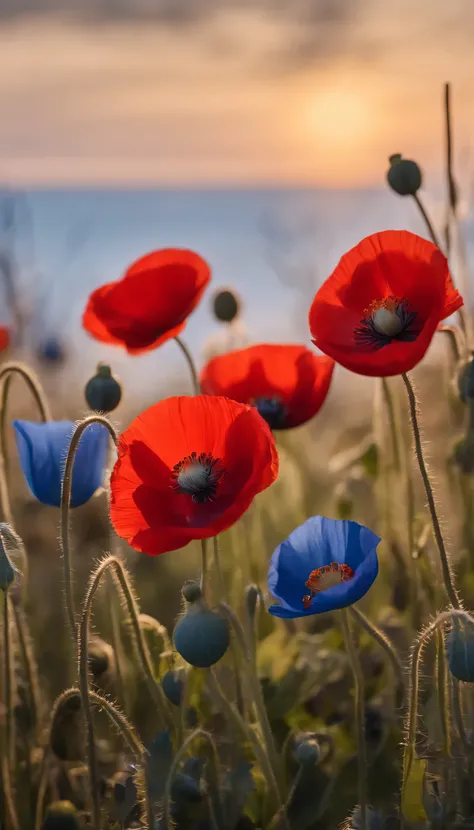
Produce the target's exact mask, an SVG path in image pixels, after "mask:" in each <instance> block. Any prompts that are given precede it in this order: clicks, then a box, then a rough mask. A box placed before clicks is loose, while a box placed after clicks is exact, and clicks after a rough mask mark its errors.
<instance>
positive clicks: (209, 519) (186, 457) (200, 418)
mask: <svg viewBox="0 0 474 830" xmlns="http://www.w3.org/2000/svg"><path fill="white" fill-rule="evenodd" d="M277 475H278V455H277V452H276V448H275V443H274V440H273V436H272V434H271V432H270V430H269V428H268V426H267V424H266V423H265V422H264V421H263V419H262V418H261V417H260V415H259V414H258V412H257V410H256V409H254V408H253V407H251V406H245V405H243V404H240V403H236V402H235V401H230V400H228V399H227V398H218V397H215V398H214V397H207V396H205V395H199V396H196V397H194V398H191V397H177V398H168V399H167V400H164V401H160V403H157V404H155V405H154V406H151V407H150V408H149V409H147V410H145V412H143V413H142V414H141V415H139V416H138V418H135V420H134V421H133V422H132V424H131V425H130V426H129V428H128V429H127V430H126V431H125V432H124V433H123V435H122V436H121V438H120V442H119V451H118V460H117V462H116V464H115V467H114V470H113V472H112V477H111V481H110V485H111V502H110V517H111V520H112V524H113V526H114V528H115V530H116V532H117V533H118V535H119V536H121V537H123V538H124V539H126V540H127V541H128V542H129V544H130V545H131V546H132V547H133V548H135V549H136V550H140V551H142V552H143V553H148V554H151V555H152V556H156V555H157V554H159V553H165V552H166V551H168V550H176V549H177V548H182V547H184V545H187V544H188V542H190V541H191V540H192V539H206V538H208V537H210V536H215V535H216V534H217V533H220V532H221V531H223V530H226V529H227V528H228V527H230V526H231V525H232V524H234V522H236V521H237V519H238V518H240V516H241V515H242V514H243V513H244V512H245V511H246V510H247V508H248V507H249V506H250V504H251V503H252V501H253V499H254V497H255V496H256V495H257V493H260V492H261V491H262V490H265V489H266V488H267V487H269V486H270V484H272V482H273V481H274V480H275V479H276V477H277Z"/></svg>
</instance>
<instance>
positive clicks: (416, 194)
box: [413, 193, 443, 251]
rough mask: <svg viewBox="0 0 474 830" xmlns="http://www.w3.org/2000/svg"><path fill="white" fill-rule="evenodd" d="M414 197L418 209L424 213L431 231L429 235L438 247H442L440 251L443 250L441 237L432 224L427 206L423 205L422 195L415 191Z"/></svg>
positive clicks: (424, 218)
mask: <svg viewBox="0 0 474 830" xmlns="http://www.w3.org/2000/svg"><path fill="white" fill-rule="evenodd" d="M413 198H414V200H415V202H416V204H417V206H418V210H419V211H420V213H421V215H422V217H423V220H424V222H425V225H426V227H427V229H428V233H429V235H430V237H431V240H432V242H434V244H435V245H437V247H438V248H439V249H440V251H442V250H443V249H442V247H441V245H440V243H439V239H438V236H437V234H436V231H435V229H434V227H433V225H432V223H431V219H430V217H429V216H428V214H427V212H426V210H425V207H424V205H423V202H422V201H421V199H420V197H419V196H418V193H415V194H414V195H413Z"/></svg>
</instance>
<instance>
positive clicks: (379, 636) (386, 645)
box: [350, 605, 405, 703]
mask: <svg viewBox="0 0 474 830" xmlns="http://www.w3.org/2000/svg"><path fill="white" fill-rule="evenodd" d="M350 612H351V614H352V615H353V617H354V618H355V619H356V620H357V622H358V623H359V625H360V626H362V628H363V629H364V630H365V631H366V632H367V634H369V635H370V636H371V637H372V639H373V640H375V642H376V643H378V645H379V646H380V647H381V648H382V649H383V650H384V652H385V654H386V656H387V657H388V660H389V663H390V665H391V666H392V669H393V673H394V675H395V678H396V681H397V693H396V697H397V700H399V701H400V703H401V702H402V700H403V694H404V689H405V674H404V671H403V666H402V662H401V660H400V658H399V656H398V654H397V652H396V650H395V648H394V646H393V645H392V643H391V642H390V639H389V638H388V637H387V635H386V634H385V633H384V632H383V631H382V630H381V629H380V628H378V627H377V626H376V625H374V623H372V622H371V621H370V620H369V619H368V618H367V617H366V616H365V614H363V613H362V611H360V610H359V609H358V608H357V607H356V606H355V605H351V607H350Z"/></svg>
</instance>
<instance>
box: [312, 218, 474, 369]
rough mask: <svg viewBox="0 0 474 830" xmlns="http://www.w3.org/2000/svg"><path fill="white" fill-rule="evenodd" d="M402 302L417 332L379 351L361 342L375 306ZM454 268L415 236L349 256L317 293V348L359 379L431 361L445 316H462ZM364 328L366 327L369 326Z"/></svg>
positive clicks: (395, 235) (370, 244)
mask: <svg viewBox="0 0 474 830" xmlns="http://www.w3.org/2000/svg"><path fill="white" fill-rule="evenodd" d="M390 298H397V299H398V301H399V302H400V303H403V304H405V305H406V308H407V311H408V312H409V313H410V315H412V314H413V315H414V317H413V321H412V322H411V323H410V325H411V326H413V329H412V330H411V331H410V330H407V334H410V337H409V338H408V336H406V339H403V337H402V334H403V330H402V332H401V333H400V335H396V336H394V337H392V339H391V340H386V341H385V342H384V341H383V340H382V341H381V342H380V343H377V342H376V341H375V345H374V342H371V341H370V340H367V341H366V342H364V341H362V342H360V341H359V342H358V341H357V339H356V330H357V329H358V328H360V326H361V324H363V323H364V320H365V319H366V318H367V317H368V316H370V309H371V308H372V307H373V306H372V304H373V303H374V302H376V303H377V302H381V301H384V300H386V299H390ZM461 305H462V298H461V297H460V295H459V294H458V292H457V291H455V289H454V288H453V285H452V281H451V277H450V274H449V268H448V263H447V260H446V258H445V257H444V255H443V254H442V252H441V251H440V250H439V248H437V246H436V245H434V244H433V243H432V242H429V241H428V240H426V239H423V238H422V237H419V236H417V235H416V234H412V233H409V232H408V231H383V232H381V233H378V234H372V235H371V236H369V237H367V238H366V239H363V240H362V241H361V242H360V243H359V245H356V246H355V248H353V249H352V250H351V251H349V252H348V253H347V254H345V255H344V256H343V257H342V258H341V260H340V262H339V264H338V266H337V267H336V269H335V271H334V272H333V274H332V275H331V276H330V277H329V278H328V279H327V280H326V282H325V283H324V284H323V285H322V286H321V288H320V289H319V291H318V292H317V294H316V296H315V298H314V300H313V303H312V306H311V310H310V314H309V323H310V329H311V333H312V335H313V342H314V343H315V345H316V346H317V347H318V348H319V349H321V351H323V352H324V353H325V354H327V355H329V356H330V357H332V358H333V359H334V360H336V361H337V362H338V363H340V364H341V365H343V366H345V367H346V368H347V369H350V370H352V371H354V372H358V373H360V374H365V375H373V376H388V375H394V374H400V373H402V372H407V371H409V370H410V369H412V368H413V367H414V366H415V365H416V364H417V363H418V362H419V361H420V360H421V359H422V358H423V356H424V354H425V353H426V351H427V349H428V346H429V344H430V342H431V339H432V337H433V334H434V332H435V330H436V328H437V326H438V324H439V322H440V320H442V319H443V318H444V317H445V316H446V315H448V314H451V313H452V312H453V311H455V310H457V309H458V308H460V306H461ZM364 325H365V324H364Z"/></svg>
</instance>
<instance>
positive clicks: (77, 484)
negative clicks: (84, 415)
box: [13, 421, 109, 507]
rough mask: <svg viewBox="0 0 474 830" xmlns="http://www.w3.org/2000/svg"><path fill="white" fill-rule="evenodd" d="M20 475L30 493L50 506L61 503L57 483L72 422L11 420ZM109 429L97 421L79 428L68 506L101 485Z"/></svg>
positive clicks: (62, 466) (59, 483) (70, 434)
mask: <svg viewBox="0 0 474 830" xmlns="http://www.w3.org/2000/svg"><path fill="white" fill-rule="evenodd" d="M13 426H14V428H15V437H16V444H17V447H18V453H19V456H20V463H21V467H22V470H23V475H24V476H25V478H26V481H27V484H28V486H29V488H30V490H31V492H32V493H33V495H34V496H35V497H36V498H37V499H38V501H40V502H42V504H49V505H51V506H52V507H59V506H60V504H61V484H62V478H63V473H64V466H65V464H66V458H67V453H68V450H69V445H70V443H71V438H72V434H73V432H74V428H75V424H74V423H73V422H72V421H47V422H46V423H34V422H32V421H14V422H13ZM108 445H109V433H108V430H107V429H106V427H104V426H102V425H101V424H92V426H90V427H87V429H86V430H85V431H84V432H83V434H82V436H81V438H80V441H79V446H78V448H77V451H76V455H75V457H74V467H73V471H72V492H71V507H79V505H81V504H85V502H86V501H89V499H90V498H91V497H92V496H93V495H94V493H95V491H96V490H98V488H99V487H102V484H103V480H104V473H105V468H106V464H107V453H108Z"/></svg>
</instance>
